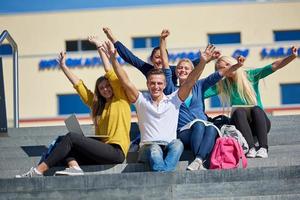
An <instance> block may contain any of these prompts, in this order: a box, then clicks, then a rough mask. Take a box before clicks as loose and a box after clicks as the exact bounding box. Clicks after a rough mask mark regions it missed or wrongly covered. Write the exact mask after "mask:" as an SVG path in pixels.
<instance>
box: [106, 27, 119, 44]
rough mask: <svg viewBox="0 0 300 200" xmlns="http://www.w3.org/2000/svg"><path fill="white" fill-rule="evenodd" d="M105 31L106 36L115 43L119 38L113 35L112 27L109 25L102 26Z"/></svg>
mask: <svg viewBox="0 0 300 200" xmlns="http://www.w3.org/2000/svg"><path fill="white" fill-rule="evenodd" d="M102 30H103V32H104V33H105V35H106V37H107V38H108V39H109V40H110V41H111V42H112V43H115V42H116V41H117V39H116V38H115V36H114V35H113V33H112V31H111V30H110V28H108V27H103V28H102Z"/></svg>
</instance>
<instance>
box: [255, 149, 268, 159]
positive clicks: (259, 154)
mask: <svg viewBox="0 0 300 200" xmlns="http://www.w3.org/2000/svg"><path fill="white" fill-rule="evenodd" d="M256 157H257V158H268V150H267V149H266V148H262V147H261V148H260V149H259V150H258V151H257V153H256Z"/></svg>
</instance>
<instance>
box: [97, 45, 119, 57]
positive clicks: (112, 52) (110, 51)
mask: <svg viewBox="0 0 300 200" xmlns="http://www.w3.org/2000/svg"><path fill="white" fill-rule="evenodd" d="M101 49H103V51H104V52H105V53H106V54H107V55H108V57H109V58H110V59H112V58H115V57H116V56H117V51H116V49H115V47H114V45H113V44H112V43H111V42H110V41H105V43H104V44H103V45H102V46H101Z"/></svg>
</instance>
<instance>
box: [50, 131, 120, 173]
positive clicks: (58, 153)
mask: <svg viewBox="0 0 300 200" xmlns="http://www.w3.org/2000/svg"><path fill="white" fill-rule="evenodd" d="M124 159H125V156H124V153H123V151H122V150H121V148H120V146H119V145H117V144H105V143H103V142H101V141H99V140H96V139H92V138H88V137H85V136H83V135H81V134H77V133H68V134H67V135H65V136H64V137H63V139H62V140H61V141H60V142H59V144H58V145H57V146H56V147H55V149H54V150H53V152H52V153H51V154H50V155H49V157H48V158H47V159H46V160H45V163H46V164H47V166H48V167H49V168H50V167H53V166H54V165H56V164H57V163H59V162H62V161H65V162H70V161H72V160H76V161H77V162H78V163H79V164H80V165H93V164H117V163H122V162H123V161H124Z"/></svg>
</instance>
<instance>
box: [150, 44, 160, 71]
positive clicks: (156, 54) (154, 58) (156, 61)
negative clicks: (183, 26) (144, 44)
mask: <svg viewBox="0 0 300 200" xmlns="http://www.w3.org/2000/svg"><path fill="white" fill-rule="evenodd" d="M150 59H151V62H152V64H153V66H154V69H161V68H162V62H161V57H160V50H159V48H155V49H153V52H152V54H151V58H150Z"/></svg>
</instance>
